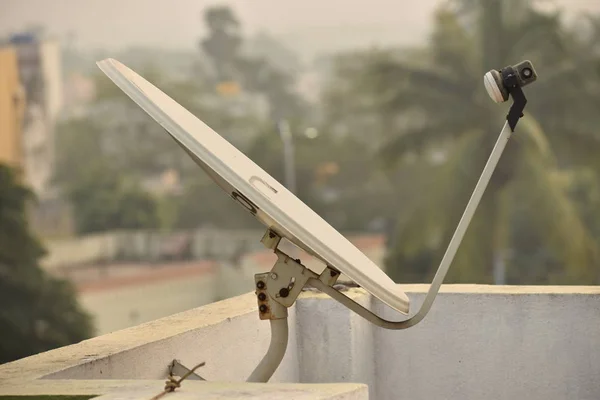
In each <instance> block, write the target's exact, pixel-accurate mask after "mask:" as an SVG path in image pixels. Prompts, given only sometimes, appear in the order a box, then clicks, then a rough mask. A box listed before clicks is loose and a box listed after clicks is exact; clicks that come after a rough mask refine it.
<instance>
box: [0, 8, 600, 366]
mask: <svg viewBox="0 0 600 400" xmlns="http://www.w3.org/2000/svg"><path fill="white" fill-rule="evenodd" d="M106 57H112V58H115V59H117V60H119V61H121V62H123V63H124V64H126V65H127V66H129V67H130V68H132V69H134V70H135V71H137V72H138V73H140V74H141V75H142V76H144V77H145V78H146V79H147V80H149V81H150V82H152V83H154V84H155V85H156V86H158V87H159V88H160V89H162V90H163V91H164V92H166V93H167V94H168V95H170V96H171V97H172V98H173V99H175V100H176V101H177V102H179V103H181V104H182V105H183V106H185V107H186V108H188V109H189V110H190V111H191V112H192V113H194V114H195V115H196V116H198V117H199V118H200V119H202V120H203V121H205V122H206V123H207V124H208V125H210V126H211V127H212V128H213V129H215V130H216V131H217V132H218V133H220V134H221V135H222V136H224V137H225V138H226V139H227V140H228V141H230V142H231V143H232V144H234V145H235V146H236V147H238V148H239V149H240V150H241V151H243V152H244V153H245V154H247V155H248V156H249V157H250V158H251V159H252V160H254V161H255V162H256V163H257V164H259V165H260V166H261V167H263V168H264V169H265V170H266V171H267V172H269V173H270V174H271V175H272V176H274V177H275V178H276V179H278V180H279V181H280V182H281V183H283V184H285V185H286V186H287V187H288V188H289V189H290V190H292V191H293V192H294V193H295V194H296V195H297V196H298V197H299V198H300V199H302V200H303V201H304V202H305V203H306V204H308V205H309V206H310V207H311V208H313V209H314V210H315V211H316V212H317V213H318V214H320V215H321V216H322V217H323V218H324V219H325V220H327V221H328V222H329V223H330V224H332V225H333V226H334V227H335V228H336V229H338V230H339V231H340V232H342V233H343V234H344V235H345V236H346V237H348V238H349V239H350V240H351V241H352V242H353V243H354V244H355V245H356V246H357V247H358V248H359V249H360V250H361V251H363V252H364V253H365V254H366V255H367V256H368V257H370V258H371V259H372V260H373V261H375V262H376V263H377V264H378V265H379V266H380V267H381V268H383V269H385V270H386V272H387V273H388V274H389V275H390V276H391V277H392V278H393V279H394V280H395V281H396V282H398V283H415V282H428V281H430V280H431V279H432V277H433V273H434V272H435V270H436V269H437V266H438V263H439V261H440V259H441V256H442V254H443V252H444V250H445V248H446V245H447V244H448V242H449V238H450V236H451V235H452V233H453V230H454V228H455V226H456V224H457V222H458V220H459V218H460V216H461V214H462V211H463V210H464V207H465V205H466V203H467V200H468V198H469V196H470V194H471V191H472V190H473V188H474V186H475V183H476V180H477V179H478V177H479V174H480V173H481V170H482V168H483V165H484V163H485V161H486V159H487V157H488V155H489V153H490V151H491V148H492V146H493V144H494V142H495V140H496V139H497V135H498V133H499V131H500V129H501V127H502V124H503V122H504V117H505V114H506V112H507V109H508V105H506V104H505V105H500V106H499V105H496V104H494V103H493V102H492V101H491V100H490V99H489V98H488V96H487V94H486V92H485V90H484V87H483V74H484V73H485V72H486V71H488V70H490V69H500V68H502V67H505V66H507V65H510V64H515V63H517V62H519V61H521V60H523V59H530V60H531V61H532V62H533V64H534V65H535V67H536V69H537V72H538V74H539V80H538V82H536V84H535V85H531V87H528V88H527V93H528V98H529V104H528V107H527V109H526V114H525V117H524V118H523V119H522V121H521V123H520V125H519V127H518V129H517V133H516V134H515V136H514V138H513V139H512V140H511V141H510V142H509V144H508V147H507V150H506V151H505V153H504V155H503V157H502V159H501V161H500V164H499V166H498V169H497V170H496V172H495V174H494V176H493V178H492V181H491V182H490V185H489V187H488V190H487V192H486V194H485V195H484V197H483V200H482V204H481V206H480V207H479V209H478V211H477V213H476V215H475V217H474V220H473V222H472V224H471V227H470V228H469V230H468V232H467V235H466V237H465V240H464V242H463V244H462V246H461V248H460V249H459V252H458V254H457V257H456V260H455V262H454V264H453V266H452V267H451V269H450V272H449V276H448V278H447V280H446V282H448V283H480V284H486V283H487V284H509V285H513V284H514V285H519V284H539V285H546V284H568V285H595V284H598V283H600V261H599V259H598V257H599V256H600V254H599V250H600V186H599V185H600V157H599V156H598V155H599V154H600V132H599V130H598V127H599V126H600V1H598V0H588V1H585V0H579V1H575V0H555V1H552V0H545V1H543V0H537V1H536V0H446V1H441V0H423V1H419V2H414V1H411V2H409V1H393V0H372V1H366V0H361V1H342V0H330V1H327V2H321V1H319V2H318V1H316V0H304V1H302V2H285V1H275V0H252V1H250V0H237V1H233V0H232V1H222V2H213V1H203V0H180V1H177V2H166V1H163V2H161V1H158V0H151V1H149V0H144V1H142V0H126V1H116V0H104V1H86V2H80V1H79V2H78V1H75V0H56V1H52V2H48V1H44V0H0V303H1V304H2V306H1V307H0V363H2V362H7V361H11V360H14V359H17V358H20V357H24V356H27V355H30V354H34V353H37V352H40V351H45V350H48V349H51V348H55V347H58V346H63V345H67V344H70V343H74V342H77V341H80V340H83V339H85V338H89V337H91V336H95V335H100V334H103V333H107V332H111V331H114V330H117V329H122V328H126V327H129V326H132V325H136V324H139V323H142V322H146V321H150V320H153V319H156V318H159V317H163V316H166V315H170V314H173V313H176V312H180V311H184V310H187V309H190V308H193V307H198V306H201V305H204V304H207V303H210V302H214V301H218V300H221V299H224V298H228V297H231V296H235V295H239V294H241V293H246V292H250V291H252V290H253V282H254V281H253V275H254V274H255V273H257V272H263V271H266V270H268V269H270V268H271V266H272V264H273V262H274V260H275V256H274V255H273V254H272V253H270V252H269V251H268V250H266V249H264V247H262V245H261V244H260V242H259V241H260V238H261V236H262V234H263V229H264V228H263V227H262V225H260V223H259V222H257V221H256V220H254V219H253V218H252V217H251V216H250V215H249V214H247V213H246V212H245V211H244V210H243V209H242V208H240V207H238V206H237V205H235V203H234V202H233V201H231V200H230V199H228V197H227V196H226V195H225V194H224V193H222V192H221V190H220V189H219V188H218V187H217V186H216V185H215V184H214V183H213V182H212V181H211V180H210V178H209V177H208V176H207V175H206V174H205V173H204V172H203V171H202V170H201V169H199V168H198V167H197V166H196V165H195V164H194V163H193V162H192V161H191V160H190V159H189V158H188V156H187V155H186V154H185V153H184V152H183V151H182V150H181V149H180V148H179V147H178V146H177V145H176V144H175V143H174V142H173V141H172V140H171V139H170V138H169V137H168V135H166V134H165V133H164V131H163V130H162V128H161V127H160V126H159V125H158V124H156V123H155V122H154V121H153V120H152V119H151V118H150V117H148V116H147V115H146V114H145V113H144V112H143V111H142V110H141V109H140V108H139V107H138V106H137V105H135V104H134V103H133V102H132V101H131V100H130V99H129V98H128V97H127V96H126V95H125V94H124V93H122V92H121V91H120V90H119V89H118V88H117V87H116V86H115V85H114V84H113V83H112V82H111V81H110V80H109V79H108V78H107V77H106V76H104V75H103V74H102V73H101V72H100V70H99V69H98V68H97V66H96V61H98V60H101V59H103V58H106ZM290 251H294V250H290ZM298 254H300V253H299V252H298ZM302 259H303V260H307V261H306V262H307V263H308V264H309V265H313V266H314V268H319V266H318V265H317V263H316V262H314V261H312V260H310V258H309V257H306V256H305V255H302ZM311 263H312V264H311Z"/></svg>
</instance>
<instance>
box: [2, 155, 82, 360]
mask: <svg viewBox="0 0 600 400" xmlns="http://www.w3.org/2000/svg"><path fill="white" fill-rule="evenodd" d="M31 198H32V193H31V192H30V191H29V190H28V189H26V188H25V187H24V186H22V184H21V183H19V180H18V178H17V174H16V172H15V171H14V170H12V169H10V168H8V167H6V166H4V165H0V299H1V300H2V307H0V363H5V362H9V361H12V360H16V359H18V358H22V357H26V356H29V355H32V354H36V353H39V352H43V351H47V350H50V349H53V348H56V347H60V346H66V345H69V344H72V343H76V342H79V341H81V340H84V339H87V338H89V337H90V336H91V335H92V331H93V329H92V324H91V320H90V317H89V316H88V315H87V314H86V313H85V312H84V311H83V310H82V309H81V308H80V306H79V305H78V303H77V299H76V295H75V291H74V290H73V287H72V286H71V285H70V284H69V283H68V282H66V281H63V280H60V279H56V278H53V277H51V276H49V275H48V274H47V273H46V272H45V271H44V270H43V269H42V268H40V266H39V260H40V258H41V257H42V256H43V255H44V253H45V251H44V249H43V247H42V245H41V244H40V243H39V242H38V240H37V239H36V238H35V237H34V236H33V235H32V233H31V231H30V228H29V226H28V223H27V219H26V211H25V209H26V204H27V203H28V202H29V201H30V199H31Z"/></svg>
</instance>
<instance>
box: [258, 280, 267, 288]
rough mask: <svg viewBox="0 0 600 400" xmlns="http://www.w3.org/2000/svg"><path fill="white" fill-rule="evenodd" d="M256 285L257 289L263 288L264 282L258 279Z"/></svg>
mask: <svg viewBox="0 0 600 400" xmlns="http://www.w3.org/2000/svg"><path fill="white" fill-rule="evenodd" d="M256 287H257V288H259V289H264V288H265V283H264V282H263V281H258V282H256Z"/></svg>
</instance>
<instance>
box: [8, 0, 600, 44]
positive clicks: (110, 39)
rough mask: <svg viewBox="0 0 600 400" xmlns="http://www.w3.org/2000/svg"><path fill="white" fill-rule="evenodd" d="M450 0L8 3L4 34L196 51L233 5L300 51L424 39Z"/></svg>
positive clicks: (594, 3)
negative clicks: (34, 29) (434, 15)
mask: <svg viewBox="0 0 600 400" xmlns="http://www.w3.org/2000/svg"><path fill="white" fill-rule="evenodd" d="M443 1H444V0H420V1H417V0H411V1H409V0H302V1H292V0H229V1H227V0H224V1H214V0H212V1H211V0H170V1H167V0H163V1H159V0H85V1H82V0H0V35H2V34H6V33H9V32H13V31H18V30H20V29H23V27H25V26H26V25H27V24H42V25H44V26H45V27H47V29H48V31H49V32H50V33H52V34H55V35H57V36H59V37H66V35H67V34H68V33H69V32H74V33H75V34H76V38H77V42H76V43H77V44H78V45H81V46H90V47H97V46H101V47H108V48H117V47H126V46H131V45H148V46H157V47H172V48H178V49H185V48H188V49H192V48H194V47H195V46H196V43H197V39H198V36H199V35H201V34H202V32H203V26H202V21H201V12H202V9H203V8H204V7H206V6H208V5H212V4H218V3H220V4H230V5H232V6H233V8H234V9H235V11H236V13H237V14H238V16H239V17H240V20H241V21H242V23H243V25H244V27H245V28H246V29H245V30H246V31H247V32H249V33H251V32H255V31H257V30H266V31H268V32H270V33H272V34H275V35H277V36H279V37H280V38H281V39H282V40H284V41H285V42H286V43H288V44H293V45H295V46H298V47H299V49H298V50H300V51H303V50H304V51H306V48H305V47H307V48H308V47H315V48H316V49H320V48H323V50H326V49H327V47H331V46H334V47H335V46H337V45H338V43H339V44H341V45H342V46H343V45H344V43H346V45H348V44H349V43H353V42H356V44H357V45H360V46H362V45H367V44H370V43H381V44H389V43H391V42H397V43H411V42H415V41H421V40H423V38H424V37H425V35H426V34H427V32H428V29H429V27H430V21H431V12H432V11H433V10H434V9H435V7H436V6H437V5H439V4H441V3H442V2H443ZM541 1H546V2H547V1H549V0H541ZM550 1H552V0H550ZM553 2H554V3H558V4H559V6H562V7H564V8H568V9H569V12H570V13H571V14H572V13H575V12H579V11H581V10H585V9H594V10H596V11H600V0H555V1H553Z"/></svg>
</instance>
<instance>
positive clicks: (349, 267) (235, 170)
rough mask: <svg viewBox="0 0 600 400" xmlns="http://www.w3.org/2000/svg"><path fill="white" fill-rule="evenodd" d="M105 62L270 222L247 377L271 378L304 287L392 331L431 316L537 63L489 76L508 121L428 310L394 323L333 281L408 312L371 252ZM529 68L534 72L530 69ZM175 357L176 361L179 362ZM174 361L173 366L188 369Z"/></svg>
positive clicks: (203, 163)
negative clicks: (261, 336)
mask: <svg viewBox="0 0 600 400" xmlns="http://www.w3.org/2000/svg"><path fill="white" fill-rule="evenodd" d="M98 66H99V67H100V69H101V70H102V71H103V72H104V73H105V74H106V75H107V76H108V77H109V78H110V79H111V80H112V81H113V82H114V83H115V84H116V85H117V86H118V87H119V88H121V90H123V91H124V92H125V93H126V94H127V95H128V96H129V97H130V98H131V99H132V100H133V101H134V102H136V103H137V104H138V105H139V106H140V107H141V108H142V109H143V110H144V111H146V112H147V113H148V114H149V115H150V116H151V117H152V118H153V119H154V120H156V122H158V123H159V124H160V125H161V126H162V127H163V128H164V129H165V130H166V131H167V132H168V133H169V135H170V136H171V137H172V138H173V139H174V140H175V142H177V144H179V146H181V147H182V148H183V150H184V151H185V152H186V153H187V154H188V155H189V156H190V157H191V158H192V159H193V160H194V161H195V162H196V164H198V166H200V167H201V168H202V169H203V170H204V171H205V172H206V173H207V174H208V175H209V176H210V177H211V178H212V179H213V180H214V181H215V182H216V183H217V184H218V185H219V186H220V187H221V188H222V189H223V190H224V191H225V192H226V193H228V194H229V196H230V197H231V198H232V199H233V200H235V201H236V202H237V203H238V204H239V205H240V206H242V207H244V208H245V209H246V210H247V211H248V212H249V213H251V214H252V215H253V216H254V217H255V218H256V219H258V220H259V221H260V222H262V223H263V224H264V225H265V226H266V227H267V230H266V233H265V235H264V236H263V238H262V240H261V241H262V242H263V244H265V246H267V247H268V248H271V249H273V251H274V252H275V253H276V254H277V256H278V260H277V262H276V263H275V265H274V267H273V269H272V270H271V271H270V272H268V273H261V274H256V275H255V283H256V295H257V301H258V305H259V316H260V318H261V319H268V320H270V322H271V345H270V347H269V350H268V351H267V354H266V355H265V357H264V358H263V360H262V361H261V362H260V364H259V365H258V366H257V367H256V369H255V370H254V371H253V373H252V374H251V375H250V377H249V378H248V381H252V382H266V381H268V379H269V378H270V377H271V375H272V374H273V373H274V372H275V370H276V369H277V367H278V366H279V363H280V362H281V360H282V359H283V356H284V354H285V349H286V346H287V335H288V326H287V308H289V307H290V306H292V305H293V303H294V301H295V300H296V298H297V296H298V295H299V294H300V292H301V290H302V288H303V287H305V286H313V287H315V288H317V289H319V290H321V291H323V292H325V293H327V294H329V295H330V296H331V297H333V298H334V299H336V300H337V301H339V302H340V303H342V304H344V305H345V306H347V307H348V308H350V309H351V310H352V311H354V312H356V313H357V314H359V315H360V316H362V317H364V318H365V319H367V320H368V321H370V322H372V323H374V324H376V325H378V326H380V327H383V328H386V329H406V328H409V327H411V326H414V325H416V324H417V323H418V322H420V321H421V320H422V319H423V318H424V317H425V315H426V314H427V313H428V312H429V310H430V309H431V306H432V304H433V301H434V299H435V296H436V295H437V293H438V291H439V288H440V286H441V284H442V282H443V280H444V277H445V275H446V273H447V271H448V269H449V267H450V264H451V263H452V260H453V259H454V256H455V254H456V251H457V250H458V246H459V245H460V242H461V241H462V238H463V236H464V234H465V232H466V229H467V227H468V225H469V223H470V221H471V218H472V217H473V214H474V213H475V210H476V208H477V206H478V204H479V201H480V200H481V197H482V195H483V192H484V191H485V188H486V186H487V184H488V182H489V180H490V178H491V176H492V173H493V171H494V169H495V168H496V165H497V163H498V161H499V159H500V156H501V154H502V152H503V151H504V148H505V146H506V143H507V142H508V139H509V138H510V136H511V134H512V132H514V130H515V127H516V124H517V122H518V121H519V119H520V117H521V116H522V111H523V109H524V108H525V104H526V102H527V100H526V99H525V96H524V94H523V91H522V90H521V86H525V85H526V84H529V83H531V82H533V81H534V80H535V79H537V75H536V74H535V73H534V72H533V71H534V70H533V66H532V65H531V63H530V62H528V61H527V62H523V63H520V64H517V65H515V66H512V67H506V68H504V69H502V70H500V71H495V70H492V71H490V72H489V73H488V74H486V76H485V78H484V82H485V87H486V90H488V93H490V96H491V97H492V100H494V101H496V102H500V100H502V101H506V100H507V99H508V97H509V96H512V97H513V100H514V103H513V105H512V106H511V109H510V111H509V113H508V115H507V121H506V123H505V124H504V127H503V128H502V131H501V133H500V136H499V137H498V140H497V142H496V145H495V146H494V149H493V150H492V153H491V155H490V157H489V159H488V162H487V164H486V166H485V168H484V170H483V172H482V174H481V177H480V179H479V181H478V183H477V185H476V187H475V189H474V191H473V194H472V196H471V199H470V200H469V202H468V204H467V206H466V208H465V211H464V214H463V216H462V218H461V220H460V222H459V224H458V226H457V228H456V231H455V233H454V235H453V237H452V239H451V241H450V243H449V245H448V249H447V250H446V253H445V254H444V257H443V258H442V261H441V263H440V266H439V268H438V271H437V273H436V275H435V277H434V279H433V282H432V284H431V287H430V289H429V292H428V293H427V296H426V297H425V300H424V302H423V304H422V305H421V308H420V309H419V311H418V312H417V313H416V314H414V315H413V316H412V317H411V318H408V319H405V320H402V321H387V320H384V319H382V318H380V317H379V316H377V315H375V314H373V313H372V312H371V311H369V310H368V309H366V308H364V307H363V306H361V305H360V304H358V303H356V302H354V301H353V300H352V299H350V298H349V297H347V296H346V295H344V294H343V293H342V292H340V291H338V290H337V289H336V288H335V287H334V284H335V283H336V281H337V278H338V277H339V275H340V273H344V274H345V275H347V276H348V277H349V278H350V279H352V280H354V281H355V282H356V283H357V284H359V285H360V286H361V287H363V288H364V289H365V290H367V291H368V292H369V293H371V294H372V295H373V296H375V297H377V298H378V299H379V300H381V301H382V302H384V303H385V304H387V305H388V306H390V307H391V308H393V309H394V310H396V311H398V312H400V313H402V314H405V315H406V314H408V313H409V298H408V296H407V295H406V294H405V293H404V292H403V291H401V290H400V289H399V288H398V286H397V285H396V284H395V283H394V281H392V280H391V279H390V278H389V277H388V276H387V275H386V274H385V273H384V272H383V271H382V270H381V269H380V268H379V267H378V266H377V265H375V264H374V263H373V262H372V261H371V260H370V259H369V258H368V257H367V256H365V255H364V254H363V253H362V252H361V251H360V250H358V249H357V248H356V247H355V246H354V245H353V244H352V243H350V242H349V241H348V240H347V239H346V238H345V237H344V236H343V235H341V234H340V233H339V232H338V231H336V230H335V229H334V228H333V227H332V226H331V225H329V224H328V223H327V222H326V221H325V220H323V219H322V218H321V217H320V216H319V215H318V214H317V213H315V212H314V211H313V210H311V209H310V208H309V207H308V206H307V205H305V204H304V203H303V202H302V201H300V200H299V199H298V198H297V197H296V196H295V195H294V194H293V193H291V192H290V191H289V190H287V189H286V188H285V187H284V186H283V185H281V184H280V183H279V182H278V181H277V180H276V179H274V178H273V177H271V176H270V175H269V174H268V173H267V172H265V171H264V170H263V169H262V168H260V167H259V166H258V165H256V164H255V163H254V162H253V161H252V160H250V159H249V158H248V157H246V156H245V155H244V154H243V153H242V152H240V151H239V150H238V149H237V148H235V147H234V146H233V145H231V144H230V143H229V142H228V141H227V140H225V139H224V138H223V137H221V136H220V135H219V134H218V133H216V132H215V131H214V130H212V129H211V128H210V127H209V126H208V125H206V124H205V123H204V122H202V121H201V120H200V119H198V118H196V117H195V116H194V115H193V114H191V113H190V112H189V111H188V110H186V109H185V108H183V107H182V106H181V105H179V104H178V103H177V102H176V101H174V100H173V99H171V98H170V97H169V96H167V95H166V94H165V93H163V92H162V91H161V90H159V89H158V88H156V87H155V86H154V85H152V84H151V83H149V82H148V81H146V80H145V79H144V78H142V77H141V76H140V75H138V74H137V73H135V72H134V71H132V70H131V69H129V68H128V67H126V66H125V65H123V64H121V63H120V62H118V61H116V60H114V59H105V60H102V61H100V62H98ZM527 71H531V72H532V73H531V74H527V75H525V74H526V72H527ZM491 89H493V90H491ZM490 91H491V92H490ZM500 97H502V98H500ZM282 238H286V239H288V240H289V241H291V242H292V243H294V244H295V245H297V246H298V247H300V248H302V249H303V250H304V251H306V252H307V253H309V254H311V255H313V256H314V257H316V258H318V259H320V260H321V261H322V262H323V263H324V264H325V265H326V268H325V270H324V271H323V272H322V273H321V274H320V275H319V274H316V273H315V272H314V271H311V270H309V269H307V268H306V267H305V266H303V265H302V264H301V263H300V260H294V259H292V258H291V257H289V256H288V255H286V254H285V253H283V252H282V251H281V250H279V249H278V245H279V241H280V240H281V239H282ZM174 363H175V364H176V360H175V361H174ZM175 364H174V366H176V367H178V368H183V369H185V367H183V366H180V365H175Z"/></svg>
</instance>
